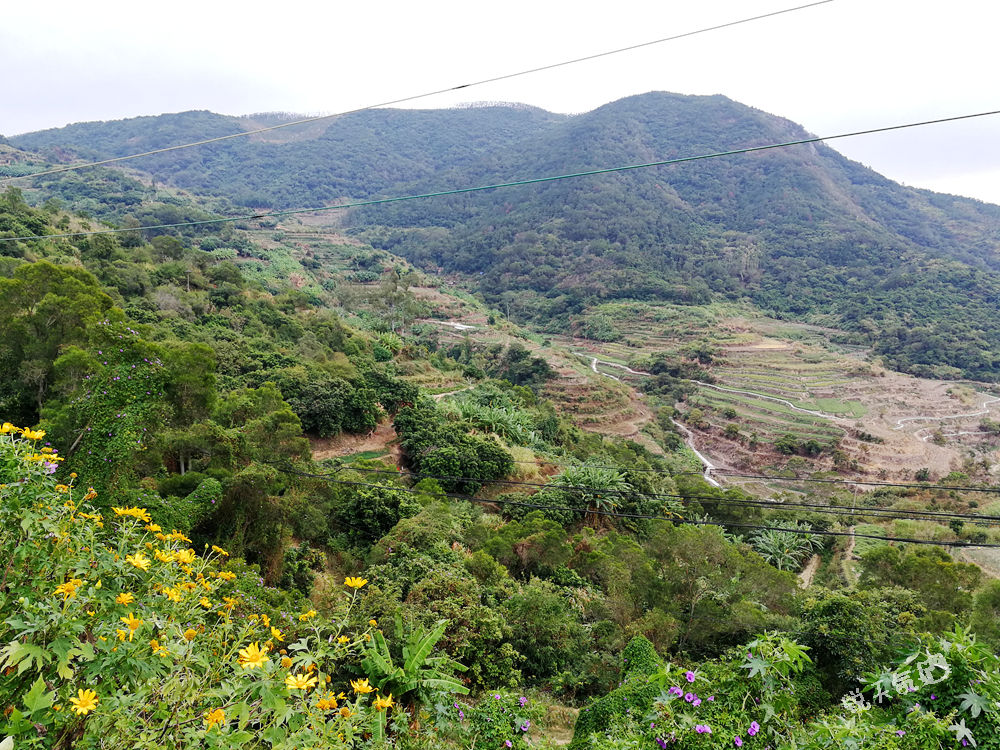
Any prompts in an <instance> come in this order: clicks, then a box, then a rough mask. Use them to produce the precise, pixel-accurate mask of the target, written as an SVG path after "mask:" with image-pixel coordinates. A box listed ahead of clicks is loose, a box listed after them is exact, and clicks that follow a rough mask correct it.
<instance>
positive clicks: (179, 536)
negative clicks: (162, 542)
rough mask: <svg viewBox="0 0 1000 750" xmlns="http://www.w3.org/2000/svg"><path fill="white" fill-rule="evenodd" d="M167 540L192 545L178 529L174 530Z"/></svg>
mask: <svg viewBox="0 0 1000 750" xmlns="http://www.w3.org/2000/svg"><path fill="white" fill-rule="evenodd" d="M167 539H170V540H172V541H175V542H187V543H188V544H190V543H191V540H190V539H188V538H187V537H186V536H184V535H183V534H182V533H181V532H179V531H178V530H177V529H174V530H173V531H171V532H170V533H169V534H167Z"/></svg>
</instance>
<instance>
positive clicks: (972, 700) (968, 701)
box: [958, 692, 990, 719]
mask: <svg viewBox="0 0 1000 750" xmlns="http://www.w3.org/2000/svg"><path fill="white" fill-rule="evenodd" d="M958 697H959V698H961V699H962V703H961V705H960V706H959V707H958V708H959V710H960V711H969V712H970V713H971V714H972V718H973V719H975V718H976V717H978V716H979V714H981V713H982V712H983V710H984V709H987V708H989V707H990V702H989V701H988V700H987V699H986V698H984V697H983V696H981V695H978V694H976V693H973V692H968V693H961V694H960V695H959V696H958Z"/></svg>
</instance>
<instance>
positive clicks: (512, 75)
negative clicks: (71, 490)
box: [3, 0, 833, 183]
mask: <svg viewBox="0 0 1000 750" xmlns="http://www.w3.org/2000/svg"><path fill="white" fill-rule="evenodd" d="M831 2H833V0H819V1H818V2H813V3H807V4H806V5H798V6H796V7H794V8H786V9H784V10H778V11H774V12H772V13H764V14H762V15H759V16H751V17H749V18H741V19H739V20H736V21H729V22H727V23H722V24H717V25H715V26H708V27H705V28H702V29H697V30H695V31H686V32H684V33H681V34H675V35H673V36H668V37H663V38H662V39H654V40H653V41H650V42H641V43H639V44H633V45H630V46H628V47H619V48H618V49H613V50H608V51H606V52H598V53H596V54H593V55H586V56H584V57H577V58H573V59H572V60H564V61H562V62H557V63H550V64H548V65H542V66H539V67H536V68H528V69H526V70H521V71H517V72H515V73H505V74H503V75H499V76H494V77H492V78H484V79H482V80H479V81H473V82H472V83H462V84H459V85H458V86H449V87H447V88H443V89H436V90H434V91H428V92H425V93H422V94H413V95H410V96H404V97H402V98H400V99H392V100H390V101H385V102H380V103H378V104H368V105H366V106H364V107H358V108H356V109H350V110H346V111H344V112H337V113H335V114H331V115H318V116H316V117H307V118H304V119H301V120H293V121H291V122H284V123H279V124H278V125H271V126H269V127H266V128H258V129H256V130H246V131H243V132H241V133H232V134H230V135H223V136H218V137H217V138H206V139H204V140H201V141H193V142H191V143H182V144H179V145H176V146H167V147H165V148H158V149H153V150H151V151H143V152H141V153H137V154H129V155H127V156H116V157H114V158H111V159H102V160H100V161H93V162H88V163H86V164H74V165H69V166H65V167H58V168H56V169H48V170H45V171H43V172H35V173H33V174H29V175H18V176H16V177H9V178H7V179H6V180H4V181H3V182H8V183H9V182H13V181H14V180H23V179H26V178H31V177H42V176H45V175H50V174H59V173H61V172H71V171H74V170H78V169H86V168H87V167H98V166H103V165H105V164H115V163H118V162H123V161H128V160H130V159H138V158H140V157H143V156H153V155H155V154H163V153H167V152H169V151H179V150H181V149H185V148H192V147H194V146H204V145H207V144H209V143H218V142H220V141H227V140H231V139H233V138H243V137H244V136H249V135H258V134H260V133H268V132H270V131H272V130H280V129H281V128H290V127H293V126H295V125H305V124H307V123H310V122H320V121H322V120H329V119H332V118H334V117H343V116H344V115H351V114H356V113H358V112H364V111H366V110H369V109H378V108H380V107H391V106H393V105H395V104H404V103H406V102H412V101H416V100H417V99H425V98H427V97H431V96H436V95H438V94H445V93H449V92H451V91H458V90H459V89H467V88H472V87H473V86H482V85H484V84H487V83H497V82H498V81H506V80H510V79H511V78H518V77H520V76H526V75H530V74H532V73H540V72H543V71H546V70H553V69H555V68H561V67H564V66H567V65H575V64H576V63H581V62H586V61H588V60H597V59H599V58H602V57H609V56H611V55H617V54H619V53H622V52H631V51H634V50H637V49H642V48H643V47H651V46H653V45H656V44H663V43H664V42H672V41H676V40H678V39H685V38H687V37H691V36H697V35H698V34H705V33H708V32H710V31H718V30H720V29H727V28H730V27H732V26H739V25H741V24H745V23H750V22H751V21H760V20H763V19H765V18H773V17H774V16H780V15H783V14H786V13H792V12H794V11H798V10H805V9H807V8H813V7H815V6H817V5H826V4H827V3H831Z"/></svg>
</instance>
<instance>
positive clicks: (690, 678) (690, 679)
mask: <svg viewBox="0 0 1000 750" xmlns="http://www.w3.org/2000/svg"><path fill="white" fill-rule="evenodd" d="M684 677H686V678H687V681H688V682H694V672H685V673H684Z"/></svg>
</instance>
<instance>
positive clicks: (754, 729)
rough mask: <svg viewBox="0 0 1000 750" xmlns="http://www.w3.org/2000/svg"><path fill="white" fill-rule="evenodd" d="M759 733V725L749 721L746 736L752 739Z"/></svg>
mask: <svg viewBox="0 0 1000 750" xmlns="http://www.w3.org/2000/svg"><path fill="white" fill-rule="evenodd" d="M759 731H760V724H758V723H757V722H756V721H751V722H750V728H749V729H748V730H747V734H749V735H750V736H751V737H753V736H754V735H755V734H757V732H759Z"/></svg>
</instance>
